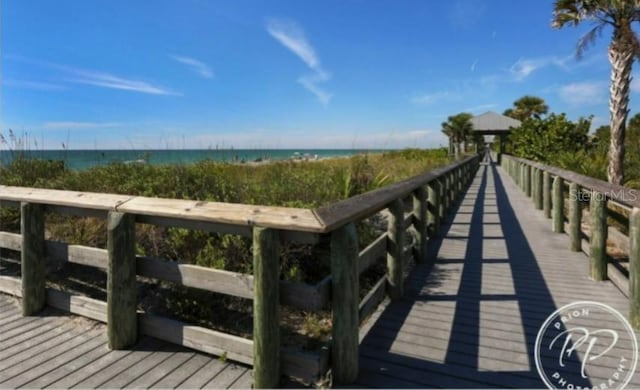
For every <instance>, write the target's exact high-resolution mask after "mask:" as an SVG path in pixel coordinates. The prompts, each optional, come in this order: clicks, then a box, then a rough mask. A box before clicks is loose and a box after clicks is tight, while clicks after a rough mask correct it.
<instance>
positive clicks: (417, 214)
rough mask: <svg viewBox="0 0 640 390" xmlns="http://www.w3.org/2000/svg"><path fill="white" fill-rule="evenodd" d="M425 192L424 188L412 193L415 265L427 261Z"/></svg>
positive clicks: (427, 224)
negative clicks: (415, 251) (415, 250)
mask: <svg viewBox="0 0 640 390" xmlns="http://www.w3.org/2000/svg"><path fill="white" fill-rule="evenodd" d="M427 208H428V204H427V190H426V189H425V187H422V186H421V187H418V188H417V189H416V190H415V191H414V192H413V217H414V218H413V227H414V229H415V230H416V233H417V235H416V248H417V257H416V263H422V262H424V261H426V260H427V229H428V228H429V222H428V220H427Z"/></svg>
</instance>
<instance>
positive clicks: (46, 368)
mask: <svg viewBox="0 0 640 390" xmlns="http://www.w3.org/2000/svg"><path fill="white" fill-rule="evenodd" d="M104 343H105V337H104V336H102V335H99V334H96V335H95V336H94V337H93V338H91V339H89V340H86V341H85V342H83V343H81V344H79V345H77V346H76V347H75V348H71V349H69V350H67V351H65V352H64V353H61V354H60V355H58V356H55V357H54V358H52V359H49V360H47V361H46V362H44V363H42V364H38V365H37V366H36V367H33V368H31V369H29V370H26V371H23V372H22V373H20V375H17V376H14V377H13V378H11V379H10V380H8V381H6V382H4V383H2V386H4V387H8V388H18V387H22V386H25V385H26V384H27V383H29V382H31V381H34V380H36V379H39V378H42V377H43V376H45V375H47V374H49V372H51V371H53V370H55V369H56V368H58V367H60V366H63V365H65V364H66V363H68V362H70V361H73V360H74V359H76V358H77V357H79V356H81V355H84V354H85V353H88V352H90V351H91V350H93V349H95V348H97V347H99V346H100V345H103V344H104Z"/></svg>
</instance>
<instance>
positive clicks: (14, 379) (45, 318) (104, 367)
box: [0, 294, 251, 389]
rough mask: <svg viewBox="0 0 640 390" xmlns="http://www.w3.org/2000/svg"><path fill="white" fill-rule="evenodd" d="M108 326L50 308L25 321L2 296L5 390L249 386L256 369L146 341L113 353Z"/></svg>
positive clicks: (0, 371)
mask: <svg viewBox="0 0 640 390" xmlns="http://www.w3.org/2000/svg"><path fill="white" fill-rule="evenodd" d="M105 329H106V328H105V326H104V325H102V324H98V323H96V322H93V321H91V320H86V319H83V318H80V317H69V316H68V315H67V314H65V313H61V312H59V311H56V310H53V309H51V308H47V309H45V311H44V312H43V313H41V314H40V315H38V316H37V317H22V316H21V314H20V307H19V306H18V301H17V300H16V299H14V298H9V297H7V296H6V295H3V294H0V388H17V387H27V388H45V387H46V388H71V387H78V388H97V387H103V388H123V387H127V388H149V387H157V388H175V387H180V388H188V389H191V388H200V387H208V388H250V387H251V370H250V369H248V368H246V367H243V366H239V365H236V364H233V363H227V362H223V361H220V360H219V359H217V358H216V357H213V356H210V355H206V354H202V353H197V352H194V351H191V350H188V349H186V348H182V347H179V346H177V345H170V344H167V343H165V342H162V341H159V340H156V339H152V338H149V337H143V338H142V339H141V340H140V341H139V342H138V344H137V345H136V346H135V347H134V348H133V350H131V351H109V349H108V348H107V345H106V342H107V337H106V331H105Z"/></svg>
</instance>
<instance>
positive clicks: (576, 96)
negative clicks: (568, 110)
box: [558, 80, 607, 106]
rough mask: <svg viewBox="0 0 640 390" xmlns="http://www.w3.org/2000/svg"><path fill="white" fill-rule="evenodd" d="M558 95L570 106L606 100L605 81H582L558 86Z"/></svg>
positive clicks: (592, 103)
mask: <svg viewBox="0 0 640 390" xmlns="http://www.w3.org/2000/svg"><path fill="white" fill-rule="evenodd" d="M558 96H560V98H561V99H562V100H564V101H565V102H567V103H568V104H570V105H572V106H580V105H594V104H600V103H602V102H605V101H606V100H607V83H606V82H605V81H600V80H598V81H583V82H578V83H571V84H567V85H563V86H561V87H560V88H558Z"/></svg>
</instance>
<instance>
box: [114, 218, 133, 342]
mask: <svg viewBox="0 0 640 390" xmlns="http://www.w3.org/2000/svg"><path fill="white" fill-rule="evenodd" d="M135 239H136V238H135V217H134V216H133V215H131V214H123V213H118V212H110V213H109V216H108V220H107V252H108V256H109V264H108V269H107V337H108V339H109V348H111V349H125V348H127V347H130V346H132V345H133V344H135V343H136V341H137V338H138V318H137V314H136V306H137V297H138V294H137V286H136V245H135Z"/></svg>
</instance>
